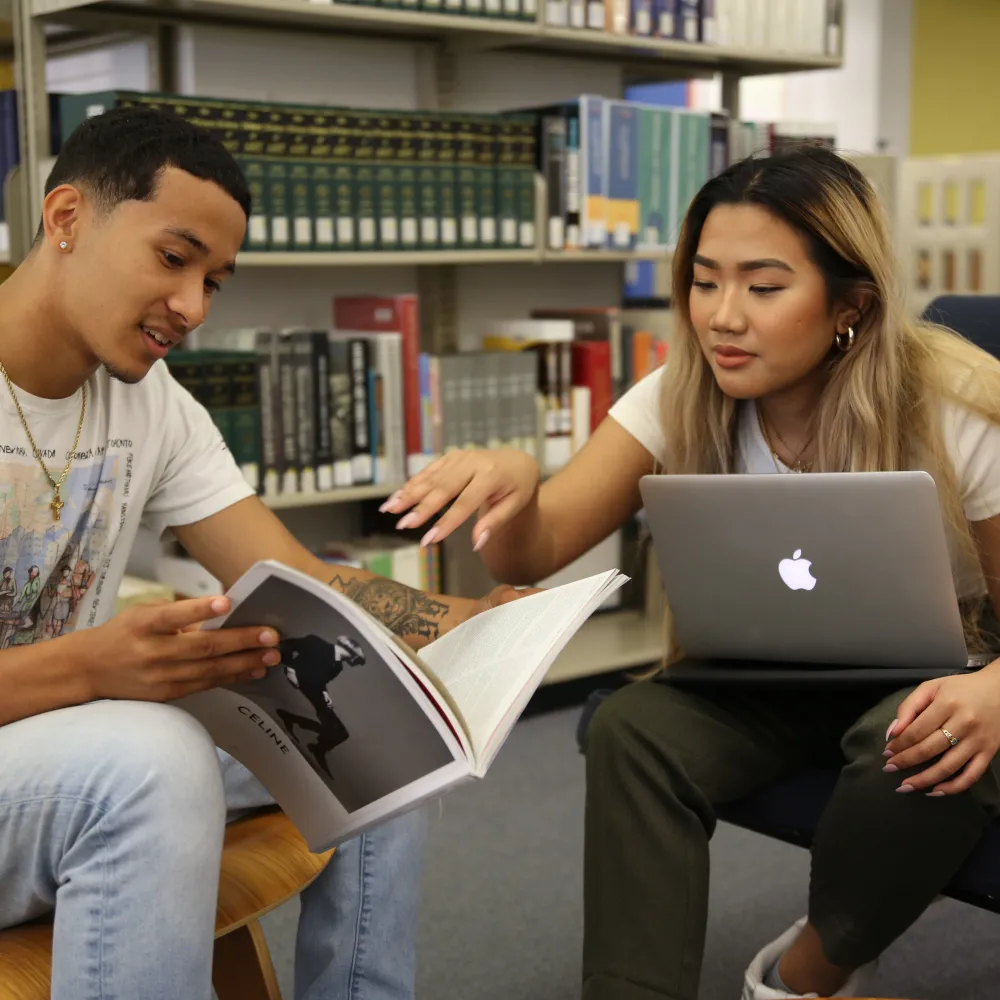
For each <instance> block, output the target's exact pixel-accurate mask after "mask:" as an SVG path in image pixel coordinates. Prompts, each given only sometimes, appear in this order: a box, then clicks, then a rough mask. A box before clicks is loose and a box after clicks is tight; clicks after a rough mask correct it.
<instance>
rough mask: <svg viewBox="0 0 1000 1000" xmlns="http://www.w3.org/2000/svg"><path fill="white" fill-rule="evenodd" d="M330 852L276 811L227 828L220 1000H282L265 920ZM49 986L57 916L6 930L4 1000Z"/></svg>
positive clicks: (32, 997)
mask: <svg viewBox="0 0 1000 1000" xmlns="http://www.w3.org/2000/svg"><path fill="white" fill-rule="evenodd" d="M332 854H333V851H327V852H326V853H325V854H312V853H310V851H309V849H308V848H307V847H306V844H305V841H304V840H303V839H302V837H301V836H300V835H299V832H298V830H296V829H295V827H294V826H293V825H292V823H291V821H290V820H289V819H288V818H287V817H286V816H285V814H284V813H282V812H278V811H277V810H270V811H268V812H265V813H258V814H255V815H253V816H250V817H249V818H247V819H242V820H237V821H236V822H235V823H230V824H229V826H228V827H227V828H226V841H225V847H224V849H223V852H222V870H221V872H220V875H219V903H218V909H217V911H216V915H215V956H214V960H213V964H212V984H213V985H214V986H215V991H216V993H218V995H219V1000H281V991H280V990H279V989H278V981H277V979H276V978H275V975H274V966H273V965H272V964H271V954H270V952H269V951H268V950H267V942H266V941H265V940H264V932H263V930H262V929H261V926H260V918H261V917H262V916H263V915H264V914H265V913H268V912H270V911H271V910H273V909H275V908H276V907H278V906H281V904H282V903H285V902H287V901H288V900H289V899H291V898H292V897H293V896H297V895H298V894H299V893H300V892H301V891H302V890H303V889H304V888H305V887H306V886H307V885H309V883H310V882H312V880H313V879H314V878H316V876H317V875H319V873H320V872H321V871H322V870H323V868H324V866H325V865H326V863H327V861H329V859H330V857H331V856H332ZM51 984H52V919H51V917H47V918H45V919H44V920H38V921H35V922H33V923H30V924H22V925H21V926H20V927H11V928H9V929H8V930H5V931H0V1000H48V998H49V992H50V989H51Z"/></svg>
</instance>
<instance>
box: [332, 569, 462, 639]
mask: <svg viewBox="0 0 1000 1000" xmlns="http://www.w3.org/2000/svg"><path fill="white" fill-rule="evenodd" d="M330 586H331V587H333V589H334V590H339V591H340V592H341V593H342V594H345V595H346V596H347V597H349V598H350V599H351V600H352V601H354V602H355V603H356V604H359V605H361V607H363V608H364V609H365V611H367V612H368V613H369V614H370V615H371V616H372V617H373V618H377V619H378V620H379V621H380V622H382V623H383V624H384V625H385V626H386V627H387V628H388V629H389V630H390V631H392V632H395V633H396V635H398V636H400V637H401V638H406V636H409V635H414V636H417V637H418V638H421V639H431V640H433V639H436V638H437V637H438V636H439V635H440V634H441V620H442V619H443V618H444V617H445V615H447V614H448V605H447V604H444V603H443V602H441V601H435V600H434V598H432V597H430V596H428V595H427V594H424V593H422V592H421V591H419V590H414V589H413V588H412V587H407V586H406V585H405V584H402V583H396V582H395V580H386V579H384V578H382V577H377V578H376V579H374V580H345V579H344V578H343V577H342V576H340V575H337V576H335V577H334V578H333V579H332V580H331V581H330Z"/></svg>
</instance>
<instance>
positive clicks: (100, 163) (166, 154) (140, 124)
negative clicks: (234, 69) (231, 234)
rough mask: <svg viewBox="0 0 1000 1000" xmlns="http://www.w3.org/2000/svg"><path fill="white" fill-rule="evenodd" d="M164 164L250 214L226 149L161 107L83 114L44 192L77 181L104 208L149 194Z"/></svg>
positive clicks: (247, 196) (243, 181)
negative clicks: (208, 186)
mask: <svg viewBox="0 0 1000 1000" xmlns="http://www.w3.org/2000/svg"><path fill="white" fill-rule="evenodd" d="M166 167H177V168H178V169H180V170H183V171H185V172H186V173H189V174H191V175H192V176H193V177H198V178H200V179H201V180H206V181H212V182H213V183H214V184H217V185H218V186H219V187H220V188H222V190H223V191H225V192H226V194H228V195H229V196H230V197H231V198H232V199H233V200H234V201H236V202H237V203H238V204H239V206H240V208H242V209H243V212H244V213H245V214H246V216H247V218H249V217H250V209H251V205H252V201H251V197H250V189H249V187H248V186H247V182H246V179H245V178H244V177H243V172H242V171H241V170H240V168H239V166H238V165H237V163H236V161H235V160H234V159H233V157H232V156H231V155H230V153H229V151H228V150H226V148H225V147H224V146H223V145H222V143H220V142H219V141H218V140H217V139H216V138H214V137H213V136H212V135H211V134H210V133H209V132H207V131H206V130H205V129H203V128H201V127H200V126H198V125H194V124H192V123H191V122H189V121H186V120H185V119H183V118H181V117H180V115H177V114H175V113H174V112H173V111H168V110H166V109H162V108H152V107H144V106H138V107H137V106H120V107H116V108H112V109H111V110H110V111H106V112H104V113H103V114H100V115H94V116H93V117H92V118H88V119H87V120H86V121H84V122H83V123H82V124H81V125H80V126H79V127H78V128H77V129H76V130H75V131H74V132H73V134H72V135H71V136H70V137H69V138H68V139H67V140H66V141H65V142H64V143H63V146H62V149H61V150H60V152H59V156H58V158H57V159H56V162H55V165H54V166H53V167H52V172H51V173H50V174H49V177H48V180H47V181H46V182H45V193H46V194H48V193H49V192H50V191H53V190H54V189H55V188H57V187H59V185H60V184H78V185H81V186H83V187H86V188H87V189H88V190H89V191H90V192H91V193H92V194H93V195H94V197H95V198H96V199H97V201H98V202H99V204H100V205H101V207H102V208H104V209H105V210H107V211H110V210H111V209H113V208H115V207H116V206H118V205H119V204H120V203H121V202H123V201H149V200H150V199H151V198H153V197H154V196H155V194H156V185H157V181H158V179H159V177H160V174H161V172H162V171H163V170H164V169H165V168H166Z"/></svg>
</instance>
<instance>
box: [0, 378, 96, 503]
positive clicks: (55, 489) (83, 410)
mask: <svg viewBox="0 0 1000 1000" xmlns="http://www.w3.org/2000/svg"><path fill="white" fill-rule="evenodd" d="M0 374H2V375H3V378H4V381H5V382H6V383H7V388H8V389H9V390H10V398H11V399H13V400H14V406H15V408H16V409H17V415H18V417H20V418H21V426H22V427H23V428H24V433H25V434H26V435H27V436H28V443H29V444H30V445H31V450H32V451H33V452H34V453H35V458H37V459H38V464H39V465H40V466H41V467H42V472H44V473H45V478H46V479H47V480H48V481H49V483H50V484H51V486H52V500H51V501H50V502H49V507H50V508H51V510H52V520H53V521H58V520H59V518H60V514H61V512H62V509H63V507H65V506H66V504H65V503H64V502H63V501H62V500H61V499H60V497H59V490H60V489H61V488H62V484H63V483H64V482H66V477H67V476H68V475H69V468H70V466H71V465H72V464H73V457H74V456H75V455H76V449H77V447H78V445H79V444H80V432H81V431H82V430H83V418H84V417H85V416H86V415H87V383H86V382H84V383H83V405H82V406H81V407H80V422H79V423H78V424H77V425H76V437H75V438H74V439H73V447H72V449H70V453H69V459H68V460H67V462H66V467H65V468H64V469H63V470H62V475H61V476H60V477H59V479H58V480H56V479H53V478H52V474H51V473H50V472H49V470H48V468H47V467H46V465H45V462H43V461H42V453H41V452H40V451H39V450H38V445H36V444H35V439H34V438H33V437H32V436H31V430H30V429H29V428H28V421H27V420H25V419H24V412H23V411H22V409H21V404H20V403H19V402H18V400H17V393H16V392H14V383H13V382H11V380H10V376H9V375H8V374H7V369H6V368H4V366H3V362H0Z"/></svg>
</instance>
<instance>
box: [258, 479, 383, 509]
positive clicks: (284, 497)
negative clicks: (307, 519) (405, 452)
mask: <svg viewBox="0 0 1000 1000" xmlns="http://www.w3.org/2000/svg"><path fill="white" fill-rule="evenodd" d="M401 485H402V483H396V484H392V485H388V484H383V485H380V486H375V485H371V486H341V487H339V488H337V489H332V490H316V491H314V492H311V493H278V494H275V495H272V496H268V495H265V496H263V497H261V499H262V500H263V501H264V503H265V504H267V506H268V507H270V508H271V510H294V509H296V508H300V507H323V506H325V505H327V504H335V503H357V502H358V501H359V500H382V499H383V498H385V497H387V496H389V495H390V494H391V493H394V492H395V491H396V490H397V489H398V488H399V487H400V486H401Z"/></svg>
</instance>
